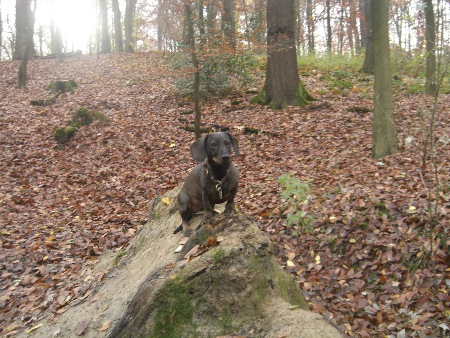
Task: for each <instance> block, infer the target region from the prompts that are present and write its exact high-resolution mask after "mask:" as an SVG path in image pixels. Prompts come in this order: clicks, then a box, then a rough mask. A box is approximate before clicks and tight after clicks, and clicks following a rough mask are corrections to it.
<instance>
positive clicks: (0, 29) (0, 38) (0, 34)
mask: <svg viewBox="0 0 450 338" xmlns="http://www.w3.org/2000/svg"><path fill="white" fill-rule="evenodd" d="M2 46H3V21H2V1H1V0H0V61H1V60H2V48H3V47H2Z"/></svg>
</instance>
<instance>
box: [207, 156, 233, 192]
mask: <svg viewBox="0 0 450 338" xmlns="http://www.w3.org/2000/svg"><path fill="white" fill-rule="evenodd" d="M203 166H204V167H205V172H206V176H208V177H209V178H210V180H211V181H213V183H214V184H215V185H216V191H217V192H218V193H219V199H222V198H223V191H222V185H223V183H224V182H225V180H226V179H227V177H228V173H229V172H230V168H231V166H229V167H228V170H227V172H226V174H225V176H224V177H223V178H222V179H221V180H220V181H219V180H218V179H216V178H215V177H214V176H213V175H210V174H209V170H208V160H207V159H206V160H205V163H204V164H203Z"/></svg>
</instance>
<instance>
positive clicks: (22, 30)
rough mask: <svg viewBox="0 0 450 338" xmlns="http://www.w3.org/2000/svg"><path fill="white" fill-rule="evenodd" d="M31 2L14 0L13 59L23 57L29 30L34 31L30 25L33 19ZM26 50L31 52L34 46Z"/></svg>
mask: <svg viewBox="0 0 450 338" xmlns="http://www.w3.org/2000/svg"><path fill="white" fill-rule="evenodd" d="M31 4H32V0H16V41H15V46H14V53H13V60H21V59H22V58H23V57H24V55H25V50H26V49H27V46H28V42H29V34H30V31H33V32H34V27H32V26H31V22H32V21H33V20H32V15H33V12H32V10H31ZM33 22H34V21H33ZM28 51H29V53H32V52H33V51H34V46H32V48H28ZM28 57H29V56H28Z"/></svg>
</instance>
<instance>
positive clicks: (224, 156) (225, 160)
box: [222, 155, 231, 162]
mask: <svg viewBox="0 0 450 338" xmlns="http://www.w3.org/2000/svg"><path fill="white" fill-rule="evenodd" d="M230 158H231V157H230V155H223V156H222V161H224V162H229V161H230Z"/></svg>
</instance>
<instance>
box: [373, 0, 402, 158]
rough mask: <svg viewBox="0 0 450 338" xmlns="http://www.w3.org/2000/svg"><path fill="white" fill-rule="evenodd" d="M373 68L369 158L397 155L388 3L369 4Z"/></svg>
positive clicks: (383, 1) (376, 2)
mask: <svg viewBox="0 0 450 338" xmlns="http://www.w3.org/2000/svg"><path fill="white" fill-rule="evenodd" d="M371 13H372V32H373V45H374V51H375V64H374V66H375V67H374V109H373V124H372V157H373V158H381V157H384V156H387V155H390V154H393V153H395V152H397V150H398V146H397V136H396V133H395V122H394V108H393V99H392V79H391V69H390V46H389V0H376V1H372V3H371Z"/></svg>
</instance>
